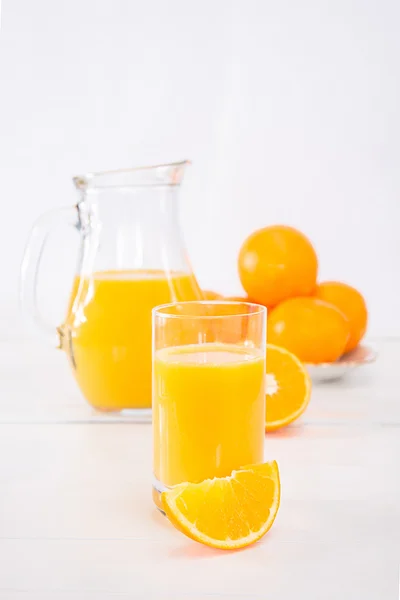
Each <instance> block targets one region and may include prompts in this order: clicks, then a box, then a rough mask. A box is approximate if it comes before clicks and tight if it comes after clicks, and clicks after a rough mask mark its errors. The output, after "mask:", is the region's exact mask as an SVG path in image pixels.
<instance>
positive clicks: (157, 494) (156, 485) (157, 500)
mask: <svg viewBox="0 0 400 600" xmlns="http://www.w3.org/2000/svg"><path fill="white" fill-rule="evenodd" d="M168 489H170V488H168V487H167V486H166V485H164V484H163V483H161V481H159V480H158V479H156V478H155V477H153V490H152V495H153V502H154V504H155V505H156V507H157V508H158V510H159V511H160V512H161V513H162V514H163V515H165V511H164V509H163V506H162V502H161V494H162V492H165V491H166V490H168Z"/></svg>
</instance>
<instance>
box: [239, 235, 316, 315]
mask: <svg viewBox="0 0 400 600" xmlns="http://www.w3.org/2000/svg"><path fill="white" fill-rule="evenodd" d="M238 263H239V277H240V280H241V282H242V285H243V287H244V289H245V290H246V292H247V294H248V296H249V297H250V298H252V299H253V301H254V302H259V303H260V304H264V305H265V306H269V307H271V306H275V305H276V304H278V303H279V302H282V300H286V298H291V297H293V296H309V295H311V294H312V293H313V292H314V291H315V286H316V281H317V271H318V259H317V255H316V252H315V250H314V248H313V246H312V244H311V242H310V241H309V240H308V238H307V237H306V236H305V235H304V234H302V233H301V232H300V231H298V230H297V229H294V228H293V227H288V226H286V225H273V226H271V227H264V229H259V230H258V231H255V232H254V233H253V234H251V235H250V236H249V237H248V238H247V239H246V241H245V242H244V244H243V245H242V247H241V249H240V252H239V261H238Z"/></svg>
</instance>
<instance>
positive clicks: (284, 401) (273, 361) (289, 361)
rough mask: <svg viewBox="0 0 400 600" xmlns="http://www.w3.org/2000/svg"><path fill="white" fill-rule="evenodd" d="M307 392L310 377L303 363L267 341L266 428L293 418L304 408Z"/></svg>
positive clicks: (287, 423) (281, 425) (309, 388)
mask: <svg viewBox="0 0 400 600" xmlns="http://www.w3.org/2000/svg"><path fill="white" fill-rule="evenodd" d="M310 395H311V380H310V376H309V374H308V373H307V371H306V368H305V366H304V365H303V363H302V362H301V361H300V360H299V359H298V358H297V356H295V355H294V354H292V353H291V352H289V351H288V350H285V348H281V347H280V346H274V345H273V344H267V398H266V420H265V428H266V430H267V431H273V430H275V429H280V428H281V427H285V426H286V425H289V423H292V422H293V421H295V420H296V419H297V418H298V417H300V415H302V414H303V412H304V411H305V410H306V408H307V405H308V403H309V401H310Z"/></svg>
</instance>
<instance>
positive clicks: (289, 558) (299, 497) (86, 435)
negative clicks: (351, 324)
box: [0, 341, 400, 600]
mask: <svg viewBox="0 0 400 600" xmlns="http://www.w3.org/2000/svg"><path fill="white" fill-rule="evenodd" d="M377 346H378V350H379V352H380V357H379V359H378V362H377V363H376V364H375V365H371V366H369V367H366V368H365V369H362V370H359V371H358V372H356V373H354V374H353V375H351V376H350V377H349V378H348V379H347V380H345V381H343V382H342V383H336V384H335V383H334V384H329V385H323V386H320V387H315V388H314V391H313V396H312V400H311V405H310V408H309V411H308V413H307V414H306V416H305V417H304V419H303V421H302V422H301V423H299V424H297V425H295V426H293V427H292V428H288V429H287V430H284V431H282V432H281V433H277V434H275V435H269V436H267V442H266V455H267V458H276V459H277V460H278V462H279V465H280V469H281V477H282V503H281V508H280V512H279V515H278V517H277V520H276V523H275V525H274V527H273V529H272V530H271V532H270V533H269V534H268V535H267V536H266V537H265V538H264V539H263V540H262V541H261V542H259V543H257V544H255V545H254V546H252V547H250V548H247V549H245V550H242V551H238V552H233V553H226V552H223V551H214V550H212V549H208V548H206V547H203V546H201V545H199V544H197V543H195V542H192V541H191V540H189V539H187V538H185V537H184V536H183V535H181V534H180V533H179V532H177V531H175V530H174V529H173V527H172V526H171V525H170V524H169V523H168V521H167V520H166V519H165V518H164V517H163V516H162V515H161V514H159V513H158V512H157V511H156V510H155V508H153V505H152V502H151V426H149V425H135V424H132V423H127V422H125V423H120V422H112V420H108V421H105V420H104V418H103V417H101V416H98V415H96V414H95V413H93V412H92V411H91V409H90V408H89V407H88V406H87V405H86V404H85V402H84V401H83V400H82V398H81V397H80V393H79V392H78V390H77V388H76V386H75V383H74V381H73V379H72V376H71V374H70V372H69V367H68V365H67V361H66V359H65V357H64V356H63V355H62V354H61V353H60V352H56V351H55V350H51V349H44V348H42V347H41V346H38V345H36V344H35V343H33V342H32V341H30V342H26V343H22V342H21V341H19V342H17V341H15V342H11V341H7V342H3V343H0V600H16V599H18V600H19V599H22V600H23V599H30V600H50V599H51V600H61V599H62V600H106V599H107V600H108V599H111V598H116V599H117V598H118V599H119V598H135V599H136V598H138V599H142V598H143V599H145V598H146V599H147V598H152V599H153V598H154V599H158V598H159V599H167V598H168V599H178V598H182V599H183V598H185V599H192V600H204V599H206V598H207V599H209V598H211V599H213V598H229V599H230V598H232V599H235V598H242V599H247V600H251V599H253V598H254V599H255V598H265V599H268V600H283V599H284V600H292V599H293V600H294V599H297V598H300V599H303V598H304V599H306V600H331V599H332V600H333V599H334V600H336V599H340V600H347V599H349V600H350V599H351V600H359V599H360V600H361V599H362V600H392V599H393V600H395V599H396V600H397V599H398V598H399V562H400V543H399V540H400V537H399V533H400V342H397V343H396V342H385V343H380V344H378V345H377Z"/></svg>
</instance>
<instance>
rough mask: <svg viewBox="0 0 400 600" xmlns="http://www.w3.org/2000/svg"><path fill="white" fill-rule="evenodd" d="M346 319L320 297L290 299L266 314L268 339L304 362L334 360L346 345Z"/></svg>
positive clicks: (347, 330) (270, 342)
mask: <svg viewBox="0 0 400 600" xmlns="http://www.w3.org/2000/svg"><path fill="white" fill-rule="evenodd" d="M349 331H350V329H349V322H348V320H347V318H346V317H345V316H344V314H343V313H342V312H341V311H340V310H339V309H338V308H336V306H333V304H329V303H328V302H325V301H324V300H320V299H319V298H290V299H289V300H285V301H284V302H282V303H281V304H278V306H277V307H276V308H274V309H273V310H271V312H270V314H269V315H268V324H267V341H268V343H269V344H275V345H276V346H282V347H283V348H286V349H287V350H289V352H292V353H293V354H295V355H296V356H297V357H298V358H299V359H300V360H302V361H303V362H307V363H313V364H318V363H323V362H333V361H335V360H337V359H338V358H339V357H340V356H341V355H342V354H343V353H344V350H345V348H346V344H347V340H348V337H349Z"/></svg>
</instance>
